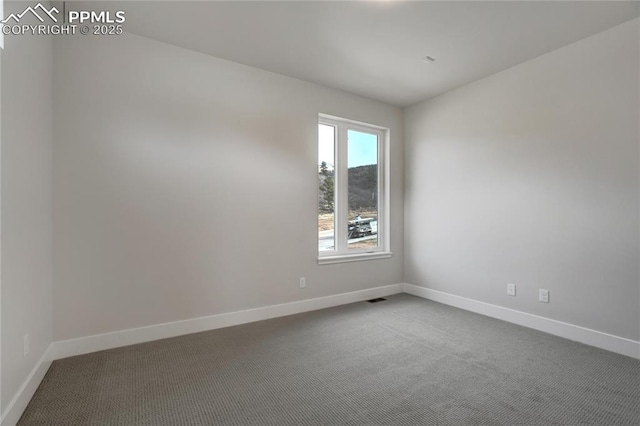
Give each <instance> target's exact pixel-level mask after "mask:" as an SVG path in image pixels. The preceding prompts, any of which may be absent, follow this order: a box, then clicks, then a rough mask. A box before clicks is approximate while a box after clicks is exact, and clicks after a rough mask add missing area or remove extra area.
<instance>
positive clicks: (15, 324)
mask: <svg viewBox="0 0 640 426" xmlns="http://www.w3.org/2000/svg"><path fill="white" fill-rule="evenodd" d="M23 9H24V4H23V3H12V2H8V3H5V12H6V13H10V12H20V11H22V10H23ZM52 61H53V58H52V41H51V38H49V37H44V36H36V37H29V36H8V37H6V38H5V50H4V51H3V52H2V76H1V78H2V102H1V104H2V130H1V131H2V135H1V137H2V160H1V161H2V163H1V166H0V170H1V183H2V186H1V205H2V214H1V224H0V225H1V227H2V235H1V244H2V255H1V262H2V271H1V277H0V279H1V283H2V286H1V289H0V294H1V298H2V302H1V306H0V307H1V311H2V321H1V323H2V330H1V334H2V338H1V340H2V342H1V351H2V353H1V359H2V363H1V370H2V382H1V384H0V386H1V389H2V392H1V393H2V397H1V402H0V407H1V411H2V412H3V413H4V412H5V410H6V408H7V406H8V404H9V402H10V401H11V399H12V398H13V397H14V396H15V395H16V393H17V392H18V390H19V388H20V386H22V384H23V383H24V382H25V380H26V379H27V376H28V375H29V373H30V372H31V371H32V370H33V368H34V367H35V366H36V364H37V363H38V361H39V359H40V358H41V356H42V355H43V353H44V352H45V350H46V349H47V348H48V347H49V344H50V343H51V341H52V316H53V314H52V260H51V247H52V241H51V238H52V207H51V206H52V183H51V177H52V148H53V137H52V132H53V124H52V86H51V85H52ZM27 333H28V334H29V336H30V343H31V344H30V352H29V354H28V355H27V356H26V357H24V356H23V336H24V335H25V334H27Z"/></svg>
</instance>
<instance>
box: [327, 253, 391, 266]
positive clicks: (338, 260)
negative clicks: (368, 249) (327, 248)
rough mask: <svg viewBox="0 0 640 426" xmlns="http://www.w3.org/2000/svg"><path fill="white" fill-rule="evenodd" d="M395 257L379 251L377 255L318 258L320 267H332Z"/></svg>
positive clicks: (344, 255) (360, 254) (363, 254)
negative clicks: (334, 264) (336, 264)
mask: <svg viewBox="0 0 640 426" xmlns="http://www.w3.org/2000/svg"><path fill="white" fill-rule="evenodd" d="M392 255H393V253H392V252H390V251H378V252H375V253H358V254H343V255H338V256H323V257H319V258H318V265H330V264H333V263H346V262H360V261H363V260H377V259H388V258H390V257H391V256H392Z"/></svg>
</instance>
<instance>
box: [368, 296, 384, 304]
mask: <svg viewBox="0 0 640 426" xmlns="http://www.w3.org/2000/svg"><path fill="white" fill-rule="evenodd" d="M384 300H387V299H385V298H384V297H378V298H377V299H371V300H367V302H369V303H378V302H382V301H384Z"/></svg>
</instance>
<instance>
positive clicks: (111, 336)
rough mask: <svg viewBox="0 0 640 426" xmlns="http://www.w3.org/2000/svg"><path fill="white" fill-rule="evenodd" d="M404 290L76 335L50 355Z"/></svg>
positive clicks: (77, 352) (400, 286)
mask: <svg viewBox="0 0 640 426" xmlns="http://www.w3.org/2000/svg"><path fill="white" fill-rule="evenodd" d="M403 291H404V285H403V284H392V285H388V286H383V287H376V288H370V289H366V290H359V291H354V292H350V293H342V294H336V295H332V296H325V297H318V298H316V299H306V300H300V301H296V302H290V303H283V304H280V305H272V306H265V307H261V308H255V309H248V310H245V311H237V312H229V313H225V314H219V315H212V316H207V317H200V318H194V319H188V320H183V321H175V322H170V323H164V324H156V325H150V326H147V327H140V328H132V329H128V330H121V331H115V332H111V333H104V334H98V335H94V336H87V337H80V338H77V339H70V340H62V341H57V342H54V343H53V344H52V346H53V349H52V356H53V359H54V360H55V359H61V358H66V357H70V356H75V355H82V354H86V353H90V352H96V351H101V350H105V349H113V348H117V347H121V346H127V345H133V344H136V343H144V342H150V341H152V340H158V339H166V338H168V337H175V336H181V335H184V334H190V333H198V332H200V331H207V330H214V329H217V328H223V327H229V326H233V325H239V324H246V323H250V322H254V321H262V320H266V319H270V318H276V317H282V316H286V315H293V314H299V313H302V312H308V311H314V310H317V309H324V308H330V307H332V306H338V305H344V304H347V303H353V302H360V301H362V300H367V299H373V298H376V297H383V296H390V295H392V294H397V293H402V292H403Z"/></svg>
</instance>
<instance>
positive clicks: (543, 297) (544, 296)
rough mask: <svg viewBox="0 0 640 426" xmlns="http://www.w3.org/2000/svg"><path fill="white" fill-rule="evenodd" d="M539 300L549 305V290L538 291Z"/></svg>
mask: <svg viewBox="0 0 640 426" xmlns="http://www.w3.org/2000/svg"><path fill="white" fill-rule="evenodd" d="M538 300H539V301H540V302H542V303H549V290H545V289H543V288H541V289H540V290H539V291H538Z"/></svg>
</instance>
